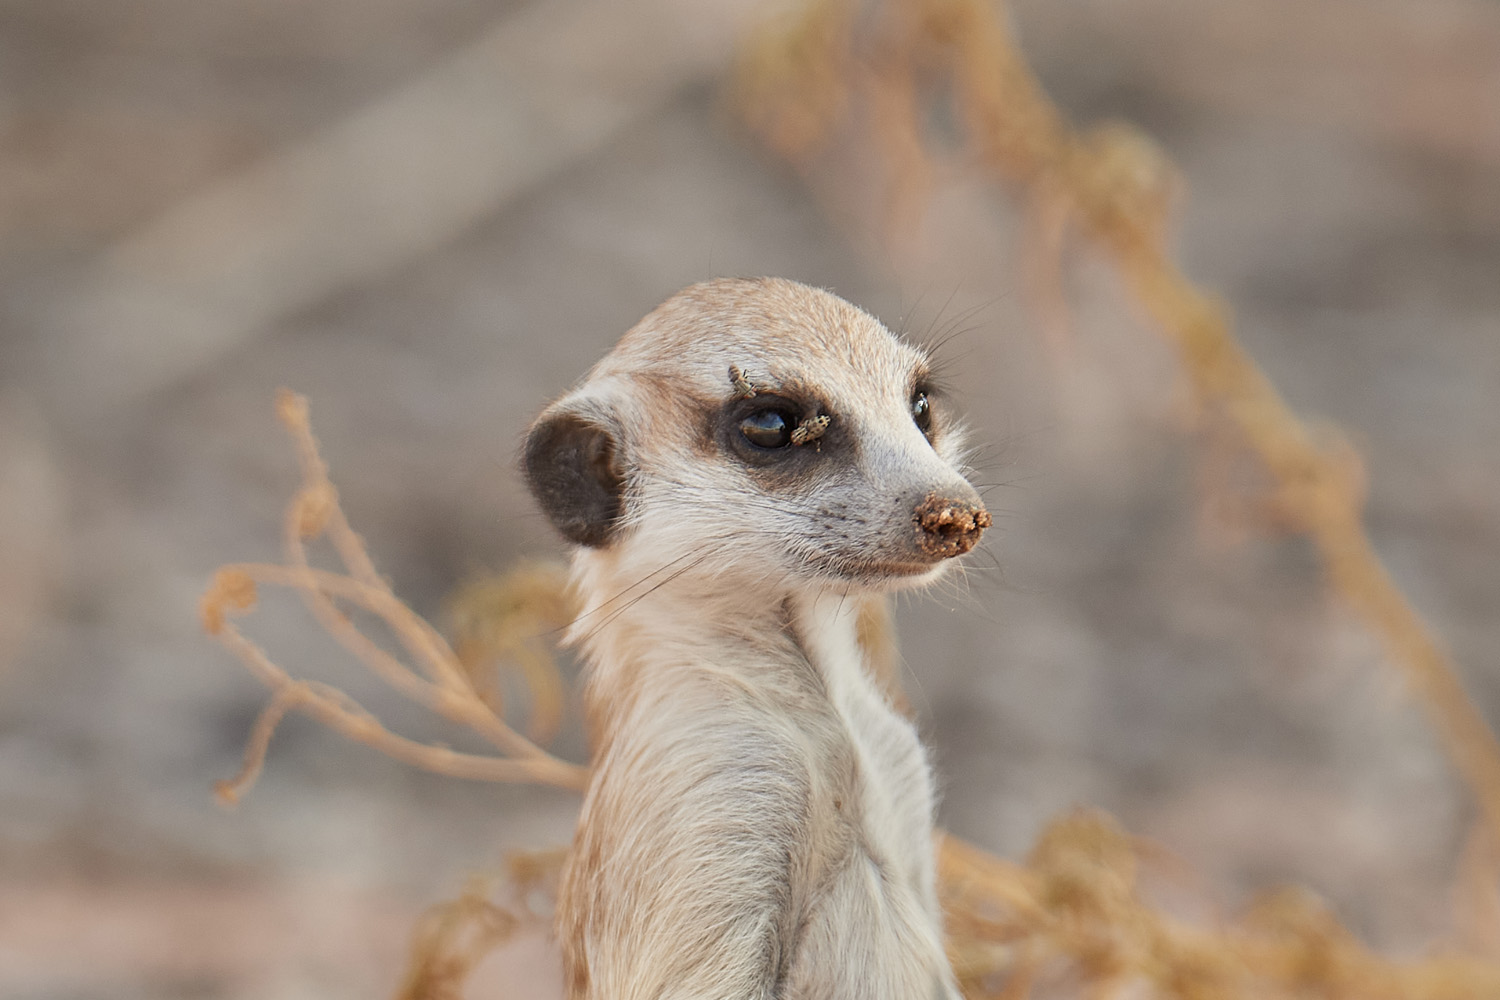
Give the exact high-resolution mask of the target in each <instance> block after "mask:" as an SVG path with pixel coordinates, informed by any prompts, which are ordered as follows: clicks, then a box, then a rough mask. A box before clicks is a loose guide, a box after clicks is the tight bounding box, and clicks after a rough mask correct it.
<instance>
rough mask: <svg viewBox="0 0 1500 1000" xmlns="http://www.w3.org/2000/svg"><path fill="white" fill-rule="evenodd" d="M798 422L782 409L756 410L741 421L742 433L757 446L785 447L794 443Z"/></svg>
mask: <svg viewBox="0 0 1500 1000" xmlns="http://www.w3.org/2000/svg"><path fill="white" fill-rule="evenodd" d="M796 423H797V421H796V418H794V417H792V416H790V415H788V414H786V413H782V412H781V411H780V410H756V411H755V412H754V413H752V414H750V415H749V416H748V417H745V418H744V419H743V420H741V421H740V433H741V434H743V435H744V437H745V440H746V441H749V442H750V443H751V444H753V445H755V446H756V447H757V448H785V447H786V446H787V445H789V444H791V443H792V428H793V427H795V426H796Z"/></svg>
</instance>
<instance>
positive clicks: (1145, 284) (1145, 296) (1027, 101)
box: [742, 0, 1500, 842]
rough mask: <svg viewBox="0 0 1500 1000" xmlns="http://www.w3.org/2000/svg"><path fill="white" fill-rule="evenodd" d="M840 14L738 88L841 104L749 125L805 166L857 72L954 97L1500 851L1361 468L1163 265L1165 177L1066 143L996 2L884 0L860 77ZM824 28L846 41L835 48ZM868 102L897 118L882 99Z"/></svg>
mask: <svg viewBox="0 0 1500 1000" xmlns="http://www.w3.org/2000/svg"><path fill="white" fill-rule="evenodd" d="M846 10H847V7H846V4H845V3H844V2H842V0H820V2H815V3H813V4H811V5H810V7H809V13H807V14H806V15H805V16H804V19H803V24H804V25H806V26H809V28H810V30H809V31H808V33H807V35H806V36H805V37H802V38H800V39H797V40H795V41H792V42H790V43H789V48H790V50H791V51H793V52H795V53H796V58H795V59H785V58H783V59H777V58H775V57H774V56H771V55H767V54H765V53H766V51H768V50H769V49H770V46H769V45H768V44H767V43H764V42H763V43H761V49H760V54H759V55H758V58H757V59H756V60H754V61H752V62H749V63H747V64H746V66H745V67H744V69H745V70H746V72H749V73H752V74H753V73H754V72H756V71H757V70H762V71H768V72H771V73H774V72H777V71H781V72H783V73H785V74H787V75H788V77H790V78H793V79H792V82H791V83H788V82H786V81H779V82H778V81H765V80H761V81H758V82H752V83H750V84H748V85H745V86H743V87H742V90H744V91H745V92H747V93H753V94H758V95H768V100H770V101H773V102H774V101H775V100H778V99H781V100H784V101H785V99H786V97H787V95H792V96H793V97H794V98H795V97H796V95H797V93H798V92H797V86H796V84H797V83H799V82H800V83H801V84H802V86H803V87H804V88H806V89H812V88H819V87H821V88H825V89H826V90H827V92H828V93H831V94H833V95H835V96H836V99H830V98H828V97H826V96H822V97H820V96H818V95H814V96H812V97H810V98H807V97H804V98H803V100H802V101H801V102H798V101H797V100H791V101H789V102H787V107H786V109H785V110H784V112H783V113H782V114H781V115H780V116H778V113H777V111H776V110H775V109H774V108H772V109H768V108H767V107H765V106H762V107H759V108H757V109H755V110H754V112H753V124H755V125H757V126H759V127H763V128H764V129H765V132H766V134H767V135H768V141H770V142H771V143H772V144H773V145H775V146H776V147H777V148H778V149H780V150H781V151H783V152H786V153H787V154H789V155H792V156H796V157H801V158H804V159H805V158H806V157H807V156H808V155H809V153H810V152H811V151H812V150H813V149H814V148H815V146H816V142H817V138H818V137H817V136H813V135H810V131H811V130H812V127H813V122H811V121H810V120H809V119H808V118H807V116H806V112H805V111H803V110H801V107H802V106H803V105H810V106H812V107H817V108H822V109H825V114H824V117H823V118H820V119H818V120H817V123H816V124H819V125H821V126H822V128H823V134H824V135H826V134H827V133H828V132H830V131H831V129H832V127H833V124H834V121H833V116H832V115H831V114H829V113H828V112H827V111H826V109H829V108H842V107H844V105H845V103H846V98H845V96H844V95H845V94H846V92H847V91H848V90H849V89H850V88H851V87H852V86H856V85H857V84H858V82H859V80H860V79H861V74H863V73H868V72H881V71H882V70H883V71H885V73H886V75H887V76H890V75H891V74H892V73H893V72H896V74H897V76H898V77H900V78H910V79H913V80H915V81H917V82H915V83H911V84H907V85H908V86H911V87H913V88H919V87H922V86H924V85H926V86H930V87H932V89H933V90H934V91H936V90H937V89H938V87H939V86H941V85H945V84H946V85H949V86H950V87H951V92H952V93H953V95H954V97H953V99H954V102H955V104H956V105H957V109H958V112H959V114H960V116H961V119H962V121H963V122H964V126H965V131H966V136H965V141H966V144H967V146H968V148H969V150H970V151H971V153H972V154H973V155H975V156H977V157H978V158H979V160H980V162H981V163H982V164H983V165H984V166H986V167H987V168H988V169H990V170H992V171H993V172H994V173H995V174H997V175H998V176H1000V177H1003V178H1005V179H1007V180H1010V181H1014V182H1018V183H1022V184H1025V185H1026V186H1027V187H1028V189H1029V190H1030V191H1031V192H1032V194H1033V196H1034V197H1036V198H1044V199H1047V200H1048V201H1052V200H1053V199H1056V202H1055V203H1056V204H1057V205H1060V206H1062V208H1061V209H1058V210H1061V211H1064V212H1066V214H1067V216H1068V217H1069V218H1070V219H1072V220H1073V221H1074V222H1075V223H1076V225H1077V226H1078V227H1079V228H1080V229H1082V230H1083V231H1084V232H1085V233H1087V234H1088V235H1089V236H1090V237H1091V238H1092V239H1094V240H1095V241H1096V242H1097V243H1098V244H1100V245H1101V246H1103V247H1104V248H1106V249H1107V250H1108V251H1109V253H1110V255H1111V256H1112V257H1113V259H1114V261H1115V264H1116V266H1117V268H1118V270H1119V272H1120V273H1121V275H1123V277H1124V279H1125V281H1126V283H1127V285H1128V287H1129V289H1130V291H1131V293H1132V294H1133V295H1134V296H1135V297H1136V298H1137V299H1138V300H1139V301H1140V302H1141V303H1142V304H1143V306H1144V307H1145V309H1146V311H1147V312H1148V313H1149V315H1150V316H1151V317H1152V319H1153V320H1154V321H1155V323H1156V325H1157V326H1158V327H1159V328H1160V330H1161V331H1162V332H1163V333H1165V335H1166V336H1167V337H1168V339H1170V340H1171V342H1172V343H1173V344H1174V345H1175V346H1176V347H1177V349H1178V352H1179V355H1180V356H1181V358H1182V361H1183V366H1184V368H1185V369H1186V371H1187V374H1188V377H1189V379H1190V381H1191V384H1192V386H1193V389H1194V392H1195V394H1196V396H1197V398H1198V400H1199V402H1200V405H1202V406H1204V407H1212V408H1216V409H1218V410H1219V411H1221V412H1223V413H1224V414H1225V415H1226V416H1227V418H1228V420H1229V422H1230V423H1231V424H1232V425H1233V426H1234V427H1235V428H1236V429H1237V431H1238V433H1239V434H1240V435H1242V437H1243V439H1244V442H1245V443H1246V444H1247V445H1248V447H1249V448H1250V449H1251V450H1252V451H1253V452H1254V453H1255V454H1256V455H1257V456H1259V458H1260V459H1261V460H1262V461H1263V462H1264V463H1265V466H1266V468H1267V469H1268V470H1269V471H1270V473H1271V475H1272V476H1273V477H1274V479H1275V481H1276V483H1277V485H1278V495H1277V496H1276V497H1275V500H1276V503H1277V508H1278V511H1279V512H1280V513H1281V514H1282V515H1283V516H1284V517H1290V519H1291V521H1292V523H1293V524H1295V525H1296V526H1297V527H1298V528H1300V529H1301V530H1303V531H1305V532H1306V533H1307V534H1308V535H1310V536H1311V538H1312V539H1313V541H1314V543H1315V544H1316V546H1317V548H1318V551H1319V553H1320V555H1321V557H1322V560H1323V564H1324V566H1325V568H1326V570H1327V573H1328V578H1329V581H1330V583H1331V585H1332V587H1333V588H1334V589H1335V590H1336V591H1337V592H1338V593H1339V594H1341V595H1343V597H1344V598H1345V599H1346V600H1347V601H1349V603H1350V605H1351V606H1352V607H1353V608H1354V609H1355V610H1356V612H1357V613H1358V614H1359V615H1360V616H1361V617H1363V618H1364V619H1365V621H1366V622H1367V623H1368V624H1369V625H1370V626H1371V627H1372V628H1373V629H1374V630H1375V631H1376V632H1377V633H1378V634H1379V636H1380V637H1381V639H1382V641H1383V643H1384V645H1385V646H1386V649H1387V650H1388V651H1389V653H1390V654H1391V656H1392V658H1393V659H1394V660H1395V661H1396V663H1397V664H1398V665H1399V666H1400V668H1401V669H1402V670H1403V671H1404V672H1405V674H1406V676H1407V678H1408V680H1409V682H1410V683H1411V686H1412V687H1413V688H1414V689H1415V690H1416V692H1417V693H1418V695H1419V697H1420V699H1421V701H1422V703H1423V704H1424V705H1425V707H1426V709H1427V710H1428V711H1429V713H1430V714H1431V716H1432V718H1433V720H1434V722H1435V724H1436V728H1437V729H1438V731H1439V733H1440V734H1441V738H1442V740H1443V741H1444V743H1445V745H1446V747H1447V750H1448V752H1449V754H1450V756H1451V757H1452V758H1453V760H1454V762H1455V764H1456V766H1457V767H1458V769H1459V771H1460V773H1461V774H1462V775H1463V777H1464V779H1465V781H1466V782H1467V783H1468V785H1469V786H1470V788H1471V789H1472V791H1473V792H1474V794H1475V796H1476V798H1477V799H1478V801H1479V803H1480V807H1481V809H1482V811H1483V815H1484V818H1485V822H1486V824H1487V826H1488V828H1489V829H1490V831H1491V834H1492V836H1493V837H1494V838H1495V840H1496V842H1500V744H1497V743H1496V740H1495V736H1494V733H1493V732H1492V731H1491V729H1490V728H1489V726H1488V725H1487V724H1486V722H1485V720H1484V719H1483V717H1482V716H1480V714H1479V712H1478V711H1477V709H1476V708H1475V707H1474V704H1473V702H1472V701H1471V700H1470V699H1469V697H1468V695H1467V693H1466V692H1465V691H1464V689H1463V686H1462V685H1461V684H1460V682H1459V680H1458V678H1457V676H1456V674H1455V672H1454V668H1453V665H1452V664H1451V662H1450V660H1449V658H1448V656H1447V654H1446V653H1445V652H1444V651H1443V650H1442V649H1441V647H1440V646H1439V645H1438V643H1437V641H1436V640H1435V639H1434V638H1433V636H1432V634H1431V632H1430V631H1429V630H1428V628H1427V626H1426V625H1425V623H1424V622H1423V621H1422V619H1421V618H1420V617H1419V616H1418V615H1417V613H1416V612H1415V611H1414V610H1413V609H1412V607H1411V605H1410V603H1409V602H1408V601H1407V600H1406V598H1405V597H1404V595H1403V594H1402V593H1401V591H1400V589H1399V588H1398V587H1397V586H1396V585H1395V583H1394V582H1393V581H1392V580H1391V578H1390V575H1389V573H1388V572H1387V571H1386V569H1385V567H1384V565H1383V564H1382V563H1381V561H1380V558H1379V556H1378V555H1377V554H1376V553H1375V551H1374V548H1373V546H1372V545H1371V543H1370V540H1369V538H1368V536H1367V535H1366V534H1365V531H1364V528H1363V524H1362V521H1361V507H1362V499H1363V498H1362V496H1361V490H1360V485H1359V482H1358V478H1359V477H1358V472H1357V467H1358V466H1357V462H1356V461H1354V460H1353V458H1352V456H1351V455H1349V454H1347V453H1340V452H1337V451H1333V450H1324V449H1321V448H1320V447H1319V446H1318V444H1317V443H1316V442H1315V440H1314V438H1313V436H1312V435H1311V434H1310V433H1309V432H1308V430H1307V429H1306V427H1305V426H1304V425H1303V424H1302V423H1301V422H1300V421H1299V420H1298V419H1297V418H1296V416H1295V415H1294V414H1293V413H1292V412H1291V410H1290V409H1289V408H1288V407H1287V405H1286V403H1285V402H1284V401H1283V400H1282V398H1281V396H1280V395H1279V394H1278V393H1277V392H1276V390H1275V388H1274V386H1272V385H1271V383H1270V381H1269V380H1268V379H1267V378H1266V377H1265V375H1264V374H1263V373H1262V372H1261V370H1260V369H1259V368H1258V367H1257V366H1256V364H1255V363H1254V361H1253V360H1251V358H1250V357H1249V355H1247V354H1246V353H1245V351H1244V350H1243V349H1242V348H1241V347H1240V345H1239V343H1238V342H1237V341H1236V340H1235V338H1234V335H1233V332H1232V330H1231V326H1230V323H1229V320H1228V318H1227V315H1226V313H1225V311H1224V310H1223V309H1222V308H1221V307H1220V306H1219V305H1218V304H1217V303H1215V302H1214V301H1213V300H1212V299H1210V298H1209V297H1208V296H1206V295H1204V294H1203V293H1202V292H1200V291H1199V290H1198V289H1197V288H1195V287H1194V286H1193V284H1192V283H1191V282H1190V281H1188V279H1187V278H1186V277H1184V276H1183V274H1182V272H1181V271H1180V270H1179V269H1178V268H1177V266H1176V265H1175V264H1174V263H1173V262H1172V261H1171V260H1170V258H1169V257H1168V254H1167V252H1166V249H1165V238H1164V233H1165V230H1166V210H1167V207H1168V202H1169V200H1170V197H1169V195H1170V190H1169V188H1170V175H1171V171H1170V165H1169V164H1167V163H1166V161H1165V160H1164V159H1163V158H1162V157H1161V155H1160V154H1159V153H1158V152H1157V151H1156V150H1155V149H1154V147H1152V146H1151V145H1150V144H1149V143H1148V142H1147V141H1146V140H1144V139H1143V138H1142V137H1140V136H1139V135H1136V134H1134V133H1132V132H1131V131H1130V130H1128V129H1126V128H1125V127H1123V126H1106V127H1103V128H1099V129H1095V130H1092V131H1090V132H1086V133H1078V132H1075V131H1074V130H1072V129H1071V128H1070V127H1069V125H1068V123H1067V122H1066V120H1065V119H1064V117H1063V116H1062V114H1061V113H1060V112H1059V111H1058V109H1057V108H1056V107H1055V106H1054V105H1053V104H1052V103H1051V101H1050V100H1048V98H1047V96H1046V94H1045V93H1044V92H1043V91H1042V89H1041V86H1040V85H1039V84H1038V82H1037V80H1036V78H1035V77H1034V76H1033V75H1032V73H1031V71H1030V69H1029V68H1028V67H1027V65H1026V62H1025V60H1024V59H1023V57H1022V56H1021V54H1020V50H1019V49H1018V48H1017V46H1016V45H1015V42H1014V40H1013V39H1012V37H1011V35H1010V32H1009V31H1008V29H1007V27H1006V24H1005V22H1004V19H1003V16H1002V11H1001V10H1000V9H999V8H998V6H997V5H996V4H995V3H994V2H993V0H888V2H887V3H886V4H885V5H883V6H882V7H880V8H879V10H878V17H877V19H876V20H877V23H878V26H879V27H878V30H877V32H876V35H877V38H876V40H875V42H874V43H873V44H872V45H870V47H869V49H870V51H871V52H872V53H873V54H871V55H868V56H866V57H865V59H864V61H863V63H862V61H861V58H860V57H858V56H856V57H851V56H850V55H849V54H848V53H849V52H851V51H857V50H858V49H859V46H858V45H856V44H855V43H854V42H853V41H851V37H852V35H853V33H854V32H856V31H858V30H859V28H858V25H856V24H855V23H854V21H853V20H852V19H849V18H848V17H847V14H846V13H845V12H846ZM831 25H837V26H839V27H840V28H842V29H843V30H844V31H846V32H848V33H849V36H850V37H842V38H838V37H832V38H830V37H829V30H830V26H831ZM820 47H821V48H820ZM810 49H815V50H820V51H823V52H824V53H825V60H826V62H827V64H828V65H832V66H837V67H847V69H846V71H845V76H844V77H843V78H842V79H837V80H834V81H833V82H831V83H830V82H829V81H828V80H827V79H826V70H824V71H823V72H822V73H819V72H816V71H808V70H807V68H806V67H807V65H809V64H816V63H817V61H818V60H817V57H816V55H812V56H810V55H809V54H808V50H810ZM891 66H895V67H897V71H892V70H890V67H891ZM798 74H801V75H800V77H798V76H797V75H798ZM869 100H871V101H872V102H874V103H877V104H878V105H879V106H881V107H882V108H887V109H888V108H891V107H894V106H895V103H894V102H892V101H891V100H890V98H889V95H886V94H882V93H878V92H877V93H874V94H872V95H869ZM913 106H917V105H915V103H914V105H913ZM784 121H790V122H794V123H796V128H795V129H793V132H794V134H795V135H796V138H797V141H796V142H787V141H786V133H785V132H784V131H778V128H777V126H778V125H779V124H781V123H782V122H784ZM763 123H769V124H763ZM882 131H884V130H882ZM890 158H891V159H892V161H893V162H894V165H895V168H896V169H895V172H896V173H897V174H898V175H899V174H901V173H902V171H903V170H905V169H906V167H905V166H904V164H906V163H908V162H909V161H910V160H911V150H910V143H904V142H903V143H899V144H897V148H895V149H893V150H891V153H890ZM897 182H898V183H899V182H900V178H899V177H898V178H897ZM1050 210H1052V209H1049V211H1050Z"/></svg>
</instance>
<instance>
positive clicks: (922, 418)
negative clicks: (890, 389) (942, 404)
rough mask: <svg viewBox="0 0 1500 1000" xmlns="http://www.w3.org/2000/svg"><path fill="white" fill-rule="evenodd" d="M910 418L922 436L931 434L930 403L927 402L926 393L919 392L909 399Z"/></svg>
mask: <svg viewBox="0 0 1500 1000" xmlns="http://www.w3.org/2000/svg"><path fill="white" fill-rule="evenodd" d="M911 418H912V419H913V420H915V421H916V422H917V429H918V430H920V431H921V432H922V433H923V434H930V433H932V403H930V402H928V399H927V393H925V392H920V391H919V392H918V393H917V394H916V395H915V396H913V397H912V398H911Z"/></svg>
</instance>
